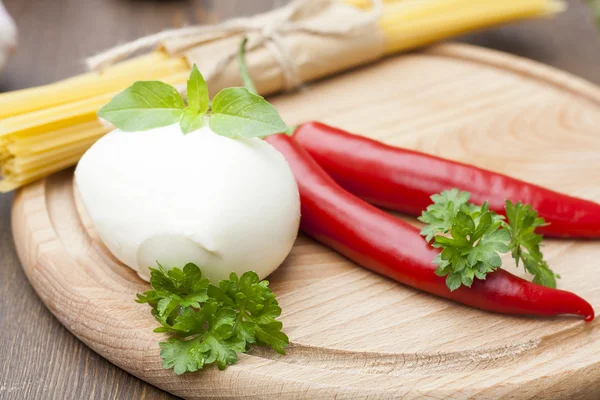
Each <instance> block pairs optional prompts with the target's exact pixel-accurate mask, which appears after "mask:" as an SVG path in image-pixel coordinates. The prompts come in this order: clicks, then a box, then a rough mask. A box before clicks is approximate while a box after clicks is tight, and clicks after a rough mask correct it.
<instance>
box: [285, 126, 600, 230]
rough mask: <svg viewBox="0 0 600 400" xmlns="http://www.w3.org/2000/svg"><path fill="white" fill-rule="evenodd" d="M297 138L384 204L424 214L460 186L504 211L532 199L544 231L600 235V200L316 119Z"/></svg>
mask: <svg viewBox="0 0 600 400" xmlns="http://www.w3.org/2000/svg"><path fill="white" fill-rule="evenodd" d="M294 138H295V139H296V141H297V142H298V143H299V144H300V145H301V146H302V147H304V148H305V149H306V150H307V151H308V152H309V153H310V155H311V156H312V157H313V158H314V159H315V160H316V161H317V163H318V164H319V165H320V166H321V167H323V169H325V171H327V173H329V175H331V176H332V177H333V178H334V179H335V181H336V182H338V183H339V184H340V185H341V186H342V187H344V188H345V189H346V190H348V191H350V192H351V193H353V194H355V195H357V196H359V197H361V198H362V199H364V200H366V201H368V202H369V203H373V204H376V205H378V206H381V207H385V208H388V209H391V210H397V211H400V212H404V213H407V214H411V215H420V214H421V212H422V211H423V210H424V209H425V208H427V206H428V205H429V204H431V199H430V196H431V195H433V194H435V193H439V192H442V191H444V190H448V189H452V188H458V189H460V190H463V191H467V192H470V193H471V201H472V202H473V203H476V204H483V202H485V201H488V202H489V205H490V209H491V210H493V211H495V212H496V213H499V214H503V215H504V214H505V211H504V205H505V201H506V200H511V201H512V202H517V201H520V202H522V203H525V204H530V205H531V206H532V207H533V209H534V210H536V211H537V212H538V214H539V216H540V217H542V218H544V219H545V220H546V222H549V223H550V225H547V226H544V227H541V228H539V232H540V233H542V234H544V235H548V236H555V237H579V238H595V237H600V204H597V203H594V202H591V201H587V200H583V199H578V198H576V197H571V196H567V195H564V194H561V193H558V192H554V191H552V190H548V189H545V188H542V187H540V186H537V185H533V184H531V183H527V182H524V181H521V180H518V179H514V178H510V177H508V176H505V175H502V174H498V173H495V172H491V171H487V170H485V169H482V168H477V167H473V166H470V165H467V164H462V163H458V162H454V161H450V160H446V159H443V158H440V157H435V156H431V155H428V154H424V153H420V152H417V151H413V150H406V149H401V148H397V147H392V146H388V145H385V144H383V143H380V142H377V141H375V140H372V139H368V138H364V137H361V136H358V135H353V134H351V133H348V132H345V131H343V130H341V129H337V128H333V127H331V126H327V125H324V124H321V123H318V122H310V123H306V124H303V125H300V126H299V127H298V128H297V129H296V131H295V133H294Z"/></svg>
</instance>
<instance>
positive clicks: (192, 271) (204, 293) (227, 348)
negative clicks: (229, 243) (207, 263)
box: [136, 263, 289, 374]
mask: <svg viewBox="0 0 600 400" xmlns="http://www.w3.org/2000/svg"><path fill="white" fill-rule="evenodd" d="M150 271H151V278H150V285H151V286H152V290H149V291H147V292H144V293H140V294H138V296H137V300H136V301H137V302H138V303H148V304H149V305H150V306H152V314H153V315H154V317H155V318H156V320H157V321H158V322H159V323H160V324H161V326H160V327H158V328H156V329H155V330H154V331H155V332H165V333H168V334H169V335H171V337H170V338H169V339H168V340H167V341H166V342H162V343H160V348H161V352H160V355H161V357H162V359H163V366H164V367H165V368H173V369H174V371H175V373H177V374H183V373H185V372H194V371H198V370H201V369H202V368H204V366H206V365H209V364H216V365H217V366H218V367H219V369H225V368H226V367H227V365H230V364H233V363H235V362H236V361H237V354H238V353H243V352H245V351H247V350H248V349H249V346H250V345H251V344H257V345H260V346H270V347H272V348H273V349H274V350H275V351H277V352H278V353H281V354H284V353H285V348H286V347H287V346H288V344H289V339H288V337H287V336H286V335H285V333H283V332H282V331H281V329H282V324H281V322H280V321H278V320H277V317H279V315H281V308H280V307H279V305H278V303H277V299H276V298H275V295H274V294H273V292H272V291H271V289H269V282H268V281H265V280H263V281H261V280H259V278H258V275H257V274H256V273H255V272H252V271H250V272H246V273H244V274H243V275H242V276H241V277H239V278H238V276H237V275H236V274H234V273H232V274H231V275H230V277H229V279H228V280H222V281H220V282H219V284H218V285H217V286H215V285H212V284H210V283H209V281H208V279H205V278H203V277H202V272H201V271H200V268H198V266H196V265H195V264H192V263H189V264H187V265H185V266H184V267H183V269H179V268H172V269H170V270H168V271H167V270H165V269H164V268H163V267H162V266H159V267H158V268H150Z"/></svg>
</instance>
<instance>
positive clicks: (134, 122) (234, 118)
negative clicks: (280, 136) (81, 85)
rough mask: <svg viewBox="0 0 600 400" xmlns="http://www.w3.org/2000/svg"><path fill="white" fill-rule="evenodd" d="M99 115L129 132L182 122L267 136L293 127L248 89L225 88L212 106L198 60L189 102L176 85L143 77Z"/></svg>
mask: <svg viewBox="0 0 600 400" xmlns="http://www.w3.org/2000/svg"><path fill="white" fill-rule="evenodd" d="M98 116H99V117H100V118H103V119H105V120H107V121H109V122H111V123H112V124H114V125H115V126H116V127H117V128H119V129H121V130H123V131H127V132H132V131H145V130H149V129H154V128H160V127H162V126H167V125H171V124H174V123H177V122H179V124H180V126H181V131H182V132H183V133H189V132H192V131H195V130H197V129H200V128H201V127H203V126H204V125H205V124H206V123H208V125H209V126H210V128H211V129H212V130H213V131H214V132H215V133H217V134H219V135H223V136H227V137H231V138H241V137H245V138H252V137H265V136H269V135H273V134H276V133H282V132H286V131H287V130H288V127H287V125H286V124H285V122H283V120H282V119H281V117H280V116H279V113H278V112H277V110H276V109H275V107H273V106H272V105H271V104H269V103H268V102H267V101H266V100H265V99H264V98H263V97H261V96H259V95H257V94H255V93H252V92H251V91H249V90H248V89H246V88H241V87H234V88H227V89H223V90H221V91H220V92H219V93H217V95H216V96H215V97H214V99H213V101H212V105H211V103H210V101H209V96H208V87H207V85H206V81H205V80H204V77H203V76H202V74H201V73H200V71H199V70H198V68H197V67H196V65H194V66H193V68H192V72H191V74H190V78H189V80H188V82H187V105H186V104H185V102H184V100H183V98H182V97H181V95H180V94H179V92H178V91H177V90H176V89H175V88H174V87H173V86H171V85H168V84H166V83H164V82H158V81H140V82H136V83H134V84H133V85H132V86H130V87H128V88H127V89H125V90H124V91H122V92H121V93H119V94H118V95H116V96H115V97H114V98H113V99H112V100H111V101H110V102H109V103H108V104H107V105H105V106H104V107H102V109H100V111H99V112H98Z"/></svg>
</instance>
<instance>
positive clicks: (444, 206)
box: [418, 189, 471, 242]
mask: <svg viewBox="0 0 600 400" xmlns="http://www.w3.org/2000/svg"><path fill="white" fill-rule="evenodd" d="M470 197H471V194H470V193H468V192H459V191H458V189H452V190H446V191H444V192H442V193H440V194H434V195H433V196H431V200H433V204H431V205H430V206H429V207H427V210H425V211H423V213H422V214H421V216H420V217H419V218H418V219H419V221H421V222H424V223H425V224H427V225H425V226H424V227H423V229H422V230H421V235H423V236H425V239H426V240H427V241H428V242H431V239H433V237H434V236H435V235H436V234H438V233H448V232H449V231H450V228H452V223H453V221H454V218H455V217H456V214H457V213H458V211H459V210H461V208H462V209H463V211H467V210H464V208H465V207H466V206H467V204H468V202H469V198H470Z"/></svg>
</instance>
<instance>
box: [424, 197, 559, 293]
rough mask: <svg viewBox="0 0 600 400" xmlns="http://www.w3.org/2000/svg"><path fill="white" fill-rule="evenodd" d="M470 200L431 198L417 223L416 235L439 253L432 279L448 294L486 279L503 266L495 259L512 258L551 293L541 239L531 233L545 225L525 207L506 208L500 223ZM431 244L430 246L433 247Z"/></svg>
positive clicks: (553, 284) (551, 274) (553, 278)
mask: <svg viewBox="0 0 600 400" xmlns="http://www.w3.org/2000/svg"><path fill="white" fill-rule="evenodd" d="M469 198H470V194H469V193H468V192H460V191H458V189H452V190H448V191H444V192H442V193H440V194H438V195H433V196H431V199H432V200H433V204H431V205H430V206H428V207H427V209H426V210H425V211H424V212H423V214H422V215H421V217H420V218H419V220H421V221H422V222H424V223H426V224H427V225H425V227H423V229H422V230H421V235H423V236H425V238H426V240H427V241H428V242H431V245H432V246H433V247H435V248H439V249H441V252H440V254H438V256H437V257H436V258H435V259H434V261H433V262H434V263H435V264H437V266H438V267H437V269H436V271H435V272H436V274H437V275H439V276H445V277H446V284H447V286H448V288H450V290H456V289H458V288H459V287H461V286H462V285H464V286H467V287H470V286H471V285H472V284H473V280H474V279H475V278H476V279H485V278H486V275H487V274H488V273H491V272H494V271H495V270H496V269H498V268H500V267H501V266H502V259H501V258H500V254H503V253H507V252H509V251H510V252H511V254H512V256H513V258H514V260H515V262H516V264H517V266H519V263H520V262H522V263H523V266H524V268H525V270H526V271H527V272H528V273H530V274H532V275H533V281H534V282H535V283H539V284H541V285H544V286H549V287H553V288H554V287H556V278H557V277H559V276H558V275H556V274H554V272H552V270H551V269H550V268H549V267H548V264H547V263H546V261H544V259H543V255H542V253H541V251H540V243H541V241H542V236H541V235H539V234H536V233H535V230H536V228H538V227H540V226H543V225H545V221H544V220H543V219H542V218H539V216H538V214H537V212H535V210H533V209H532V208H531V206H529V205H524V204H522V203H516V204H512V203H511V202H510V201H507V202H506V215H507V218H508V221H505V220H504V217H503V216H501V215H498V214H496V213H494V212H493V211H490V210H489V207H488V204H487V202H486V203H484V204H483V205H481V206H477V205H475V204H472V203H470V202H469ZM432 240H433V242H432Z"/></svg>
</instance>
